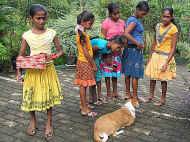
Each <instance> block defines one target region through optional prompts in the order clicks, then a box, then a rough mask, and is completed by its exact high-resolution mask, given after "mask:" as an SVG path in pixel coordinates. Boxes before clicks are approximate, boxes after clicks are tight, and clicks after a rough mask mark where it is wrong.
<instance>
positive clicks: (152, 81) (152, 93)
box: [145, 80, 156, 103]
mask: <svg viewBox="0 0 190 142" xmlns="http://www.w3.org/2000/svg"><path fill="white" fill-rule="evenodd" d="M155 86H156V80H150V94H149V97H148V99H147V100H146V101H145V102H146V103H148V102H150V101H152V99H153V98H154V90H155Z"/></svg>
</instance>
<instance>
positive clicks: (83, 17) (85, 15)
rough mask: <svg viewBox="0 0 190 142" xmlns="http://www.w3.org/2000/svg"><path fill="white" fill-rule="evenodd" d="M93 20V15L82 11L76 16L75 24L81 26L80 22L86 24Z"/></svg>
mask: <svg viewBox="0 0 190 142" xmlns="http://www.w3.org/2000/svg"><path fill="white" fill-rule="evenodd" d="M94 18H95V16H94V14H92V13H91V12H89V11H86V10H84V11H83V12H81V13H80V14H79V15H78V16H77V24H79V25H80V24H81V22H86V21H90V20H93V19H94Z"/></svg>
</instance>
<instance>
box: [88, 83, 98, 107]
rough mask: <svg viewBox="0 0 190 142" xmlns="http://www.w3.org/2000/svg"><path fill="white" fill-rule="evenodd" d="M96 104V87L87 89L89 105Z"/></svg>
mask: <svg viewBox="0 0 190 142" xmlns="http://www.w3.org/2000/svg"><path fill="white" fill-rule="evenodd" d="M95 102H97V94H96V85H94V86H91V87H89V103H91V104H93V103H95Z"/></svg>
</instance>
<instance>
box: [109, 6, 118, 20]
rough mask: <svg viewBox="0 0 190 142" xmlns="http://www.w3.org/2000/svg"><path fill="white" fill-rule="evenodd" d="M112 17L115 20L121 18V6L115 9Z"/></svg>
mask: <svg viewBox="0 0 190 142" xmlns="http://www.w3.org/2000/svg"><path fill="white" fill-rule="evenodd" d="M110 16H111V19H112V20H113V21H116V22H117V21H118V20H119V18H120V12H119V8H117V9H115V10H114V11H113V12H112V13H111V15H110Z"/></svg>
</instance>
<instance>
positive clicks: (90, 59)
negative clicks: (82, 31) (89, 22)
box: [81, 42, 97, 71]
mask: <svg viewBox="0 0 190 142" xmlns="http://www.w3.org/2000/svg"><path fill="white" fill-rule="evenodd" d="M81 44H82V50H83V53H84V56H85V57H86V59H87V60H88V62H89V63H90V64H91V66H92V67H93V70H94V71H96V70H97V68H96V64H95V62H94V60H93V58H92V57H91V56H90V54H89V53H88V50H87V48H86V43H85V42H82V43H81Z"/></svg>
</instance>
